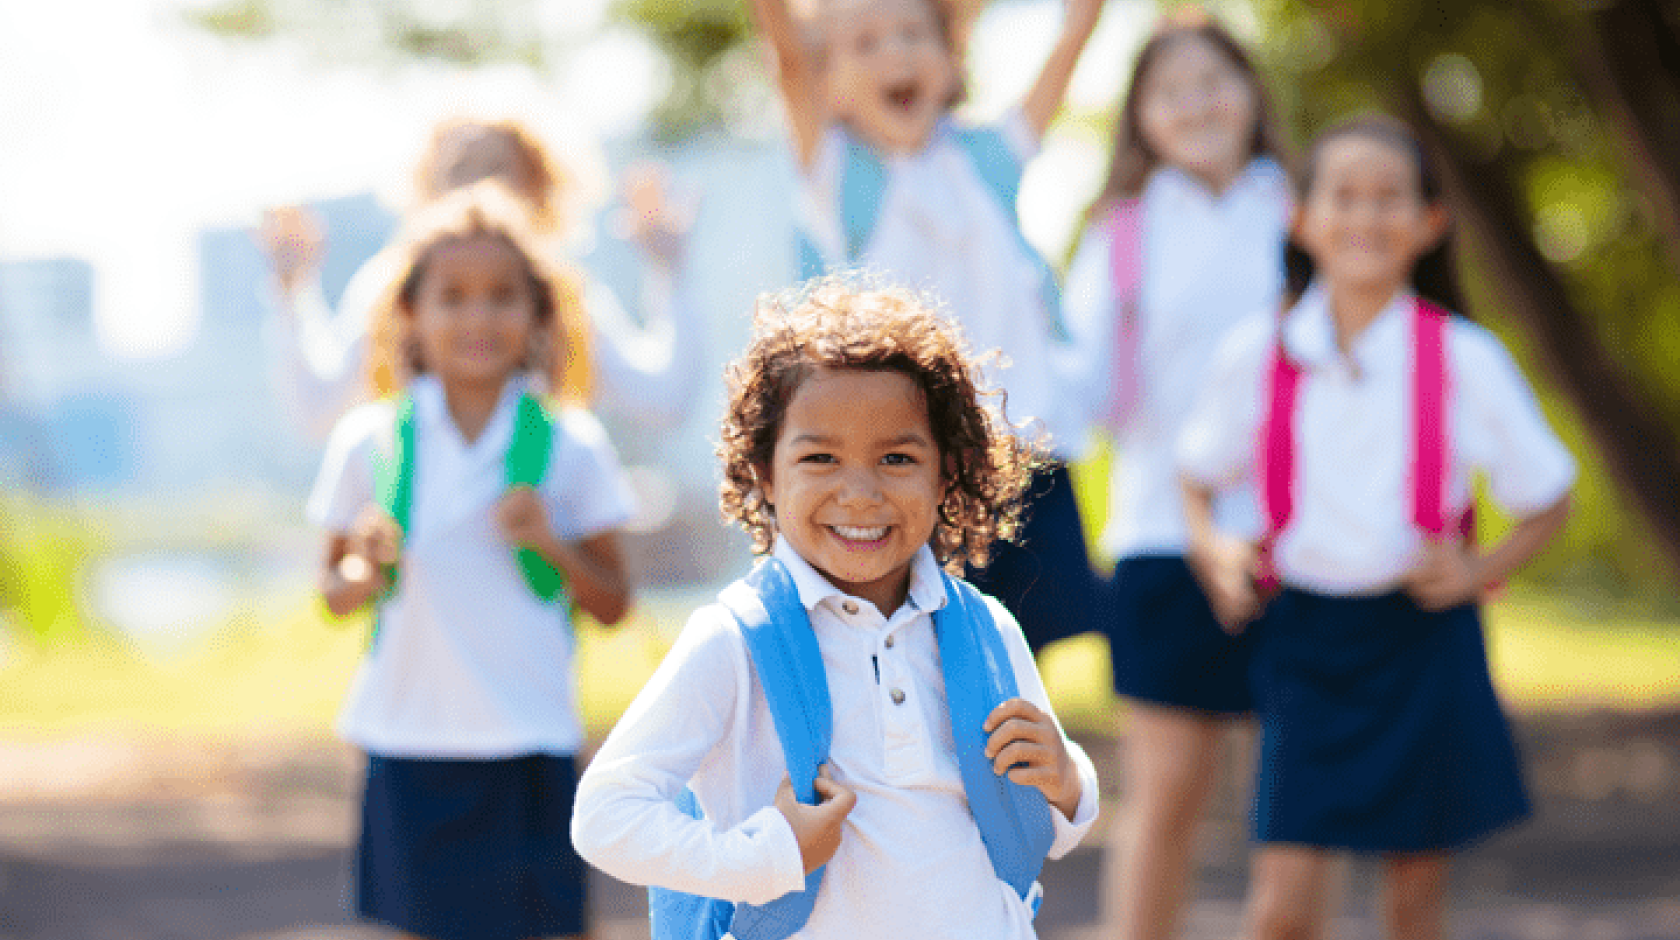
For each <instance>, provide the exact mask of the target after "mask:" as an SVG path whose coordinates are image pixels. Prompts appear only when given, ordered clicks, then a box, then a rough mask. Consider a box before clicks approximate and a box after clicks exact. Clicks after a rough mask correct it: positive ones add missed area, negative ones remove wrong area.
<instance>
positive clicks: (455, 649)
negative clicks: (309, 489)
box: [308, 376, 633, 758]
mask: <svg viewBox="0 0 1680 940" xmlns="http://www.w3.org/2000/svg"><path fill="white" fill-rule="evenodd" d="M527 385H528V380H526V379H525V378H524V377H520V378H518V379H515V380H513V381H510V382H509V383H508V384H507V386H506V387H505V388H504V389H503V390H502V397H501V400H500V401H499V402H498V403H497V405H496V410H495V413H494V414H493V415H492V417H491V418H490V422H489V424H487V425H486V426H485V428H484V431H483V432H482V433H481V434H480V435H479V437H478V439H477V440H476V441H473V442H471V443H468V442H467V441H464V440H463V439H462V438H461V434H460V431H459V430H458V429H457V428H456V426H455V422H454V420H453V419H452V418H451V417H450V416H449V412H448V409H447V406H446V404H445V402H444V395H443V388H442V386H441V385H439V384H438V382H437V381H436V380H435V379H433V378H431V377H429V376H422V377H420V378H418V379H416V380H415V381H414V382H413V383H412V385H411V386H410V391H411V392H412V394H413V396H414V414H415V441H416V443H415V448H416V461H415V471H414V503H413V512H412V517H411V520H410V524H409V531H408V535H407V539H406V542H405V545H404V548H403V560H402V576H401V580H400V582H399V585H398V590H397V593H396V594H395V596H393V597H392V598H391V600H390V601H389V602H388V603H387V604H385V605H384V608H383V610H382V611H381V612H380V631H379V635H378V638H377V640H376V642H375V643H374V645H373V646H372V648H371V649H369V650H368V653H367V655H366V656H365V657H363V660H362V663H361V666H360V668H359V669H358V670H357V673H356V677H355V680H354V681H353V683H352V684H351V687H350V692H349V696H348V698H347V700H346V701H345V704H344V708H343V711H342V713H341V714H340V716H339V731H340V733H341V734H342V735H343V736H344V738H345V739H346V740H348V741H350V742H352V743H354V744H356V745H359V746H360V747H362V748H364V749H366V750H368V751H371V752H373V753H377V754H381V755H385V756H397V757H414V758H427V757H437V758H444V757H468V758H501V757H511V756H516V755H520V754H527V753H537V752H543V753H556V754H569V753H572V752H574V751H576V750H577V749H578V748H579V747H580V746H581V745H582V744H583V728H582V725H581V724H580V722H579V720H578V715H577V705H576V692H575V688H574V686H575V683H574V680H573V675H572V652H573V644H572V628H571V624H570V623H569V622H568V616H569V614H568V611H567V610H566V609H565V607H564V605H562V604H552V603H545V602H544V601H542V600H540V599H538V598H537V596H536V595H535V594H533V593H532V592H531V588H530V586H529V585H527V584H526V583H525V579H524V575H523V574H522V572H521V570H520V568H519V565H518V562H517V561H516V556H515V549H514V547H513V546H512V545H510V544H509V543H508V542H507V541H506V540H505V539H503V538H502V536H501V534H500V532H499V531H498V530H497V528H496V525H495V519H494V517H493V515H492V510H493V507H494V505H495V503H496V501H497V500H498V499H500V498H501V496H502V494H503V492H504V491H505V485H506V484H505V481H504V476H503V474H504V472H505V471H504V458H505V455H506V453H507V447H508V443H509V441H511V440H512V435H513V423H514V411H515V407H516V405H517V402H518V400H519V395H520V393H521V392H522V391H523V390H524V389H525V388H526V387H527ZM394 429H395V415H394V409H393V406H392V403H391V402H390V401H389V400H386V401H378V402H372V403H369V404H366V405H362V406H360V407H358V408H357V409H355V410H353V411H351V412H350V413H349V414H348V415H346V416H345V417H344V418H343V419H342V420H341V421H339V423H338V426H337V427H336V428H335V429H334V431H333V434H332V437H331V439H330V440H329V442H328V445H327V453H326V457H325V459H324V460H323V461H322V464H321V472H320V475H319V477H317V479H316V481H315V488H314V492H313V493H312V494H311V495H310V499H309V506H308V514H309V519H310V521H312V522H314V523H316V524H317V525H320V526H322V527H323V528H325V529H327V530H328V531H331V532H347V531H349V529H350V526H351V524H352V523H353V522H354V521H355V518H356V516H357V515H358V514H359V513H360V512H361V511H362V509H363V507H365V506H368V505H370V504H372V503H373V502H374V491H373V471H372V453H373V451H374V449H375V448H376V447H377V448H379V449H381V450H384V449H385V448H388V447H389V446H390V441H391V438H392V435H393V433H394ZM539 493H540V495H541V496H542V500H543V505H544V507H545V508H546V509H547V511H548V515H549V520H550V524H551V525H553V526H554V530H555V532H556V533H557V534H558V535H559V536H560V537H561V538H562V539H568V540H575V539H583V538H587V537H589V536H591V535H595V534H597V533H600V532H602V531H604V530H607V529H611V528H614V527H616V526H619V525H621V524H622V523H624V522H625V521H626V520H627V519H629V517H630V515H631V512H632V508H633V503H632V496H631V492H630V488H629V486H628V484H627V483H626V482H625V480H624V477H623V473H622V471H621V470H620V468H619V465H618V458H617V456H616V455H615V454H614V452H613V448H612V445H611V443H610V442H609V441H608V440H607V436H606V433H605V432H604V431H603V430H602V429H601V425H600V424H599V422H597V421H596V420H595V418H594V417H593V416H592V415H590V414H589V413H588V412H585V411H578V410H563V411H558V412H556V414H555V421H554V446H553V450H552V451H551V452H550V455H549V466H548V474H547V475H546V476H545V477H544V479H543V482H542V485H541V487H539Z"/></svg>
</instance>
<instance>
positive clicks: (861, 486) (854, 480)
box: [838, 467, 881, 506]
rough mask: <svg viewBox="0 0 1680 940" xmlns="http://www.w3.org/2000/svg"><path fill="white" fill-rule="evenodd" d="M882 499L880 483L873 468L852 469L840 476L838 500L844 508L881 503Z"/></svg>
mask: <svg viewBox="0 0 1680 940" xmlns="http://www.w3.org/2000/svg"><path fill="white" fill-rule="evenodd" d="M880 498H881V485H880V481H879V480H878V479H877V478H876V476H875V471H874V470H873V469H872V468H869V467H852V468H848V469H847V470H846V471H845V472H843V473H842V474H841V475H840V492H839V494H838V499H839V502H840V504H841V505H842V506H848V505H864V504H868V503H874V502H879V501H880Z"/></svg>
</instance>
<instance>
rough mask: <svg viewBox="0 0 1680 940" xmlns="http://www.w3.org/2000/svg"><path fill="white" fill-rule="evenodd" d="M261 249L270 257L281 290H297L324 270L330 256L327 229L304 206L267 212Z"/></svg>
mask: <svg viewBox="0 0 1680 940" xmlns="http://www.w3.org/2000/svg"><path fill="white" fill-rule="evenodd" d="M257 246H258V247H259V248H261V249H262V252H263V254H265V255H267V256H268V263H269V265H270V266H271V267H272V268H273V269H274V278H275V280H277V281H279V282H280V288H281V289H282V290H285V291H293V290H296V289H297V288H299V287H301V286H302V285H303V284H304V283H306V282H307V281H308V280H309V278H311V277H313V276H314V275H315V272H316V271H317V270H319V269H320V267H321V259H322V258H324V257H325V256H326V248H327V235H326V229H325V228H324V227H323V226H322V225H321V220H320V219H319V218H317V217H316V215H315V213H313V212H311V211H309V210H308V209H305V208H304V207H302V206H275V207H273V208H270V209H266V210H264V211H263V217H262V224H261V225H260V226H259V227H258V228H257Z"/></svg>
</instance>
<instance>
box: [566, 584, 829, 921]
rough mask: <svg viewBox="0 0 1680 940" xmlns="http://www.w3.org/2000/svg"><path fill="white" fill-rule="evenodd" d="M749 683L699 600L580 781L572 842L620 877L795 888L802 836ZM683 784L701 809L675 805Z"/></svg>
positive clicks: (761, 894)
mask: <svg viewBox="0 0 1680 940" xmlns="http://www.w3.org/2000/svg"><path fill="white" fill-rule="evenodd" d="M753 682H754V679H753V671H752V665H751V661H750V659H749V656H748V653H747V649H746V644H745V643H744V642H743V641H742V639H741V636H740V632H739V630H738V629H736V628H734V627H733V621H732V619H731V618H730V616H729V614H728V613H727V612H726V611H725V610H724V609H723V608H722V607H721V606H719V605H711V606H708V607H704V608H701V609H700V610H699V611H697V612H696V613H695V615H694V616H693V617H692V618H690V620H689V622H688V625H687V626H685V627H684V628H683V631H682V633H681V634H680V635H679V636H678V637H677V641H676V643H674V644H673V645H672V647H671V650H670V652H669V653H667V654H666V656H665V658H664V659H663V660H661V662H660V664H659V668H658V669H656V670H655V671H654V674H653V676H652V677H651V678H649V679H648V681H647V683H646V684H645V685H643V686H642V689H641V691H640V692H638V693H637V694H636V699H635V701H634V702H632V703H631V705H630V707H629V708H628V709H626V710H625V712H624V716H623V717H622V718H620V719H619V721H618V723H617V724H616V725H614V726H613V730H612V732H611V733H610V734H609V735H607V739H606V741H605V742H603V743H602V745H601V748H600V750H599V751H597V752H596V753H595V756H594V757H593V758H592V759H591V760H590V762H589V766H588V768H587V769H586V770H585V771H584V774H583V777H582V779H581V780H580V781H579V782H578V790H577V802H576V808H575V809H574V811H573V814H572V826H571V835H572V843H573V844H574V845H575V846H576V847H577V850H578V853H579V854H580V855H582V856H583V857H584V858H585V859H586V860H587V861H588V862H589V863H590V864H591V865H594V866H595V867H597V868H599V869H601V870H602V871H604V872H606V873H607V874H609V875H611V876H613V877H614V878H617V879H618V880H620V881H624V882H627V883H629V884H640V885H658V886H661V887H665V888H671V889H674V890H677V891H686V892H688V893H691V894H699V895H702V896H704V897H713V898H720V899H723V900H726V901H746V902H748V903H751V904H765V903H767V902H769V901H772V900H774V899H776V898H778V897H780V896H782V895H784V894H786V893H788V892H789V891H797V890H801V889H802V888H804V886H805V858H804V853H803V851H802V847H801V845H800V843H799V840H798V836H797V835H796V834H795V832H794V831H793V829H792V828H791V827H790V826H789V823H788V817H787V816H784V815H783V813H782V812H780V811H779V810H778V809H777V808H776V806H775V805H774V800H775V794H776V788H775V782H776V781H777V780H779V779H780V778H781V777H782V776H783V775H785V773H786V769H785V768H784V767H782V766H781V761H780V752H779V751H778V750H777V749H776V748H775V746H774V745H773V744H768V742H766V741H761V740H756V739H755V735H757V734H769V735H771V736H772V737H773V736H774V734H775V731H774V730H773V729H772V728H771V726H770V724H769V723H768V722H766V723H765V724H764V725H763V726H757V725H755V723H754V722H753V720H752V712H751V704H750V703H751V702H752V700H753V699H752V688H753ZM766 746H768V747H769V751H768V752H766V751H765V748H766ZM697 774H699V776H697ZM687 785H692V787H693V789H694V791H695V792H696V793H697V794H698V795H699V796H700V797H701V798H702V799H703V800H706V801H708V803H709V805H707V806H706V807H705V809H706V811H707V817H708V818H706V819H703V820H702V819H695V818H693V817H691V816H689V815H688V814H686V813H684V812H683V811H682V810H681V809H679V808H678V805H677V803H676V800H677V797H678V795H679V794H680V793H681V792H682V790H683V788H684V786H687ZM812 809H815V807H812Z"/></svg>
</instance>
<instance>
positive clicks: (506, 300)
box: [410, 235, 537, 385]
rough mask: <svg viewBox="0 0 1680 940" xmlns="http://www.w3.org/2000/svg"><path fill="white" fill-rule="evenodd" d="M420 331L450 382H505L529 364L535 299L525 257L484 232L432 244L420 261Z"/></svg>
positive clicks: (432, 362) (425, 353)
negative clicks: (478, 234) (528, 355)
mask: <svg viewBox="0 0 1680 940" xmlns="http://www.w3.org/2000/svg"><path fill="white" fill-rule="evenodd" d="M421 264H423V265H424V269H423V271H422V273H421V276H420V282H419V287H418V289H417V290H416V291H415V295H414V304H413V309H412V310H411V311H410V312H411V314H412V316H413V318H414V333H415V338H416V339H417V340H418V341H419V343H420V358H421V361H422V362H423V363H425V367H426V371H428V372H431V373H433V374H435V375H437V376H438V378H439V379H441V380H443V381H444V382H445V383H468V384H477V385H484V384H495V385H500V383H501V382H503V381H505V380H506V379H507V377H508V376H509V375H511V374H512V373H513V372H515V371H517V370H519V369H521V368H523V367H524V365H525V360H526V356H527V353H528V350H529V348H530V340H531V333H532V331H533V330H535V329H536V316H537V302H536V297H535V296H533V294H532V289H531V282H530V278H529V276H528V272H527V271H526V268H525V263H524V259H523V257H522V256H521V255H520V254H519V252H518V251H517V250H516V249H515V248H514V247H513V246H512V245H510V244H508V243H507V242H506V241H505V240H503V239H501V238H497V237H494V236H489V235H484V236H476V237H472V238H458V239H451V240H448V241H443V242H439V243H438V244H436V245H433V246H432V247H431V249H430V250H428V251H427V252H426V254H425V257H424V258H423V259H422V260H421Z"/></svg>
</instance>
